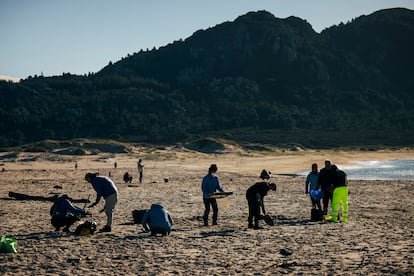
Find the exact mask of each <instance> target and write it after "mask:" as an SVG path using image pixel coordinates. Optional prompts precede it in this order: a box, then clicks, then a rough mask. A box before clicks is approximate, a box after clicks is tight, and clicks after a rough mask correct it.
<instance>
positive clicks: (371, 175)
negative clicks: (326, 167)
mask: <svg viewBox="0 0 414 276" xmlns="http://www.w3.org/2000/svg"><path fill="white" fill-rule="evenodd" d="M337 166H338V167H339V169H341V170H343V171H344V172H346V174H347V175H348V179H350V180H414V159H393V160H366V161H354V162H353V164H352V165H350V166H341V165H340V164H337ZM307 174H308V172H306V173H305V174H304V175H305V176H306V175H307Z"/></svg>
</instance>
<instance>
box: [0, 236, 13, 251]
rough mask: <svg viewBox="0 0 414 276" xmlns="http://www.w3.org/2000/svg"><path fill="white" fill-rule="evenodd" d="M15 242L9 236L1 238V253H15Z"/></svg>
mask: <svg viewBox="0 0 414 276" xmlns="http://www.w3.org/2000/svg"><path fill="white" fill-rule="evenodd" d="M16 247H17V240H16V239H15V238H13V237H10V236H2V237H1V240H0V252H1V253H17V250H16Z"/></svg>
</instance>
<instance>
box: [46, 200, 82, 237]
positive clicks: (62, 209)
mask: <svg viewBox="0 0 414 276" xmlns="http://www.w3.org/2000/svg"><path fill="white" fill-rule="evenodd" d="M85 214H86V213H85V211H84V210H83V209H82V208H79V207H76V206H74V205H72V202H71V198H70V197H69V196H68V195H62V196H60V197H58V198H57V199H56V201H55V202H54V204H53V205H52V208H50V215H51V216H52V218H51V223H52V225H53V226H54V227H55V230H56V231H60V228H61V227H63V226H65V227H64V228H63V230H62V231H64V232H70V230H69V228H70V227H71V226H72V225H73V224H74V223H75V221H77V220H79V218H81V217H83V216H85Z"/></svg>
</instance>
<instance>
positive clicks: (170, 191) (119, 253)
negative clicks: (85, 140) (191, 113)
mask: <svg viewBox="0 0 414 276" xmlns="http://www.w3.org/2000/svg"><path fill="white" fill-rule="evenodd" d="M151 156H152V157H151ZM151 156H149V155H143V154H140V153H139V152H138V153H134V154H100V155H94V156H90V155H87V156H66V155H53V154H45V153H22V154H20V155H18V157H15V158H9V159H8V158H5V157H4V155H3V158H2V159H1V161H0V164H1V166H0V170H2V169H4V171H1V172H0V219H1V222H0V235H9V236H13V237H14V238H16V239H17V241H18V245H17V251H18V253H17V254H1V253H0V273H1V274H2V275H80V274H82V275H278V274H294V275H359V274H365V275H366V274H369V275H413V274H414V211H413V208H412V206H413V204H414V199H413V197H414V192H413V187H414V186H413V185H414V180H413V181H411V180H404V181H402V180H398V181H397V180H395V181H365V180H364V181H362V180H351V181H350V182H349V190H350V194H349V206H350V207H349V208H350V214H349V221H348V223H346V224H344V223H327V222H311V221H310V210H311V203H310V199H309V196H308V195H306V194H305V193H304V181H305V180H304V178H303V177H296V176H293V175H294V174H296V173H298V172H300V171H304V170H307V169H309V168H310V164H311V163H313V162H317V163H318V165H319V167H320V168H321V167H322V164H323V161H324V159H327V158H329V159H331V160H333V162H335V163H336V164H337V165H338V167H341V165H343V166H345V165H347V164H349V163H350V162H352V161H355V160H382V159H393V158H401V159H403V158H412V156H413V151H412V150H395V151H391V150H390V151H387V150H383V151H367V152H357V151H304V152H285V153H281V154H278V155H276V156H275V155H260V154H257V153H254V154H253V153H251V154H243V155H240V154H236V153H226V154H201V153H190V152H181V151H174V150H169V151H160V152H159V153H158V155H157V156H159V157H157V158H153V155H151ZM141 157H142V158H143V163H144V165H145V173H144V183H143V184H141V185H139V184H138V181H137V168H136V162H137V160H138V158H141ZM115 162H116V163H117V168H116V169H115V168H114V163H115ZM75 163H77V164H78V166H77V169H75ZM211 163H216V164H217V166H218V173H217V174H218V176H219V178H220V181H221V184H222V186H223V188H224V189H225V190H226V191H231V192H233V193H234V194H233V195H232V196H230V197H228V198H226V199H223V200H221V201H220V202H219V206H220V209H219V220H218V225H217V226H208V227H205V226H203V223H202V219H201V216H202V213H203V210H204V207H203V203H202V197H201V190H200V184H201V179H202V177H203V176H204V175H205V174H206V173H207V169H208V166H209V165H210V164H211ZM262 169H266V170H268V171H270V172H271V173H272V178H271V179H270V181H271V182H274V183H276V184H277V191H276V192H273V193H272V192H269V195H268V196H267V197H265V205H266V209H267V211H268V213H269V214H270V215H271V216H272V218H273V219H274V221H275V225H274V226H267V225H264V223H262V226H263V227H264V229H262V230H252V229H248V228H247V201H246V199H245V192H246V189H247V188H248V187H249V186H250V185H252V184H253V183H255V182H257V181H259V180H260V179H259V174H260V171H261V170H262ZM127 171H128V172H130V173H132V175H133V176H134V179H133V181H132V184H133V185H134V187H128V185H127V184H125V183H124V181H123V180H122V176H123V174H124V173H125V172H127ZM86 172H99V173H100V174H102V175H107V176H108V175H109V174H111V178H112V179H113V180H114V182H115V183H116V185H117V187H118V189H119V202H118V204H117V206H116V209H115V213H114V225H113V229H112V232H111V233H97V234H94V235H90V236H77V235H74V234H73V233H72V234H71V233H69V234H68V233H63V232H55V231H54V228H53V227H52V225H51V224H50V215H49V209H50V207H51V202H47V201H22V200H16V199H14V198H10V197H9V196H8V193H9V192H10V191H13V192H17V193H24V194H29V195H36V196H45V197H50V196H53V195H54V194H68V195H70V196H71V197H72V198H88V196H89V195H90V196H91V199H92V200H94V198H95V192H94V191H93V189H92V187H91V186H90V184H88V183H87V182H85V181H84V175H85V173H86ZM165 177H168V179H169V181H168V183H165V182H164V178H165ZM56 185H58V186H61V188H56V187H55V186H56ZM156 202H159V203H162V204H163V205H164V206H165V207H166V209H167V210H168V211H169V212H170V213H171V215H172V217H173V219H174V222H175V224H174V231H173V232H172V233H171V235H170V236H168V237H151V236H149V235H148V234H147V233H144V232H143V231H142V227H141V225H137V224H133V223H132V222H133V218H132V211H133V210H137V209H138V210H139V209H148V208H149V207H150V206H151V204H152V203H156ZM78 206H80V207H83V204H78ZM102 207H103V201H101V203H100V204H99V206H97V207H95V208H93V209H88V210H89V211H90V212H92V216H91V217H86V218H83V219H82V220H81V221H79V222H77V223H75V225H74V226H72V229H71V230H72V231H74V230H75V228H76V226H77V225H78V224H79V223H81V222H83V221H85V220H93V221H96V222H97V224H98V228H101V227H102V226H103V225H104V223H105V215H104V214H103V213H99V212H98V211H99V210H100V209H101V208H102ZM286 251H288V252H290V253H291V254H290V255H286V254H283V253H284V252H286Z"/></svg>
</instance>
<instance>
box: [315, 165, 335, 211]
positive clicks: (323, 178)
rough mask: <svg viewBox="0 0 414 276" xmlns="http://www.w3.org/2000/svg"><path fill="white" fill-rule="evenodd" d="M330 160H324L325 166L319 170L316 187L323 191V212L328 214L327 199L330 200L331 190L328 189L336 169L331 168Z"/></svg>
mask: <svg viewBox="0 0 414 276" xmlns="http://www.w3.org/2000/svg"><path fill="white" fill-rule="evenodd" d="M331 167H332V162H331V160H325V167H324V168H322V169H321V170H320V171H319V176H318V185H317V189H319V188H320V189H321V190H322V191H323V200H322V202H323V213H324V215H327V214H328V205H329V200H331V202H332V191H331V190H330V187H331V185H332V184H333V182H334V179H335V174H336V171H335V170H332V169H331Z"/></svg>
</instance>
